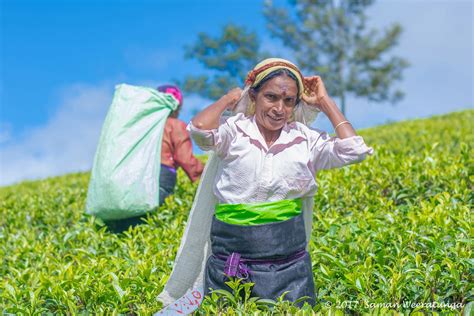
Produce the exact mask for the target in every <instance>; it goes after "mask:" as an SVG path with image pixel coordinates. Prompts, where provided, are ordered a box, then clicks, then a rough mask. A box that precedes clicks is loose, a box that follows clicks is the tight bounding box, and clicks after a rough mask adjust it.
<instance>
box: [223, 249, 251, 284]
mask: <svg viewBox="0 0 474 316" xmlns="http://www.w3.org/2000/svg"><path fill="white" fill-rule="evenodd" d="M224 273H225V274H226V275H227V276H230V277H235V276H237V277H238V278H242V279H247V278H248V277H249V273H250V269H249V268H248V267H247V266H246V265H245V264H244V263H243V262H241V261H240V253H237V252H233V253H232V254H231V255H230V256H228V257H227V260H226V262H225V266H224Z"/></svg>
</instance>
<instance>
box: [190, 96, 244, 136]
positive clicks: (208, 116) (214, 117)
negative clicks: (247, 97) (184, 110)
mask: <svg viewBox="0 0 474 316" xmlns="http://www.w3.org/2000/svg"><path fill="white" fill-rule="evenodd" d="M239 90H240V89H239ZM239 97H240V92H239V93H236V92H235V91H234V90H232V91H230V92H229V93H228V94H226V95H224V96H222V97H221V98H220V99H219V100H217V101H216V102H214V103H213V104H211V105H209V106H208V107H207V108H205V109H204V110H202V111H201V112H199V113H198V114H196V116H194V117H193V119H192V120H191V121H192V123H193V125H194V126H195V127H197V128H199V129H215V128H218V127H219V119H220V117H221V115H222V113H223V112H224V111H225V110H226V109H232V108H233V107H234V106H235V104H236V102H237V101H238V99H239Z"/></svg>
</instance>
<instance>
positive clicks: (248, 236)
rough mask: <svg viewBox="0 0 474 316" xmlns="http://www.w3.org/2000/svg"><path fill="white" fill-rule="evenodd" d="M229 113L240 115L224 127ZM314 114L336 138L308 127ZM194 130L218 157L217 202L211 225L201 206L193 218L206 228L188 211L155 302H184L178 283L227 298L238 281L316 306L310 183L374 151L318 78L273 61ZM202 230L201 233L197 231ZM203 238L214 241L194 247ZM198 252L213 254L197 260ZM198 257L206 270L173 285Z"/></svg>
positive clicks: (201, 117)
mask: <svg viewBox="0 0 474 316" xmlns="http://www.w3.org/2000/svg"><path fill="white" fill-rule="evenodd" d="M226 110H232V111H234V112H237V114H236V115H234V116H231V117H229V118H228V119H227V120H225V121H223V122H221V121H220V120H221V115H222V114H223V113H224V111H226ZM318 111H322V112H324V113H325V114H326V115H327V116H328V118H329V119H330V120H331V122H332V124H333V125H334V129H335V132H336V134H337V137H336V138H334V137H329V136H328V134H327V133H325V132H322V131H319V130H314V129H310V128H309V127H308V126H306V125H305V124H310V123H311V121H312V120H314V118H315V115H314V113H317V112H318ZM302 122H303V123H304V124H303V123H302ZM189 130H190V132H191V137H192V138H193V139H194V140H195V142H196V144H197V145H198V146H199V147H200V148H201V149H203V150H211V151H213V152H214V153H215V155H216V156H217V158H216V163H215V170H214V173H213V175H214V177H213V178H214V179H213V181H212V191H213V194H214V196H215V201H216V202H217V203H216V205H215V207H214V210H213V211H214V212H212V211H211V212H210V213H211V216H209V212H207V213H206V212H205V211H199V207H198V206H196V204H199V201H197V202H196V201H195V205H194V207H193V211H196V212H201V215H202V216H203V217H204V218H205V219H204V220H199V219H197V217H196V214H194V213H193V211H192V214H191V215H190V220H189V222H188V227H187V229H186V233H185V238H184V241H183V243H182V245H181V247H180V251H179V252H178V256H177V262H176V263H175V266H174V269H173V273H172V275H171V278H170V281H169V282H168V284H167V285H166V287H165V290H164V291H163V293H162V294H160V297H159V298H160V299H161V300H162V301H164V302H165V303H166V302H169V299H170V298H172V297H176V295H177V294H179V293H180V292H181V293H182V292H183V288H181V289H179V288H180V286H179V285H177V284H181V286H182V285H184V284H186V283H187V284H188V285H193V284H194V286H196V284H199V282H202V283H203V286H204V294H207V293H209V290H210V288H212V289H218V288H223V289H228V287H227V285H226V284H225V282H226V281H227V280H228V277H229V276H237V277H242V278H245V279H248V280H249V281H252V282H254V283H255V285H254V287H253V289H252V294H253V295H254V296H259V297H261V298H270V299H275V298H277V297H279V296H280V295H281V294H283V292H285V291H289V293H288V294H287V295H286V299H288V300H291V301H295V300H296V299H298V298H300V297H303V296H306V297H308V299H307V301H308V303H310V304H314V303H315V294H314V282H313V277H312V269H311V259H310V256H309V253H308V252H307V246H308V241H309V238H310V232H311V211H312V204H313V203H312V198H313V196H314V194H315V192H316V190H317V186H316V182H315V179H314V176H315V174H316V172H317V171H318V170H321V169H330V168H335V167H342V166H344V165H347V164H351V163H355V162H360V161H362V160H363V159H364V158H365V156H366V154H372V153H373V149H372V148H370V147H367V146H366V145H365V143H364V141H363V139H362V137H360V136H357V134H356V133H355V131H354V129H353V128H352V126H351V124H350V123H349V122H348V121H347V120H346V119H345V117H344V115H343V114H342V113H341V112H340V111H339V109H338V108H337V106H336V104H335V103H334V101H332V99H331V98H330V97H329V96H328V94H327V92H326V89H325V87H324V83H323V81H322V80H321V78H320V77H317V76H313V77H303V76H302V74H301V72H300V71H299V69H298V68H297V67H296V66H295V65H294V64H292V63H290V62H289V61H286V60H283V59H276V58H271V59H266V60H264V61H262V62H261V63H259V64H258V65H256V66H255V68H254V69H253V70H252V71H251V72H250V73H249V74H248V76H247V80H246V87H245V89H244V90H243V91H242V90H240V89H239V88H235V89H233V90H231V91H230V92H229V93H228V94H226V95H224V96H223V97H221V98H220V99H219V100H218V101H216V102H215V103H214V104H212V105H210V106H209V107H208V108H206V109H205V110H203V111H202V112H200V113H199V114H197V115H196V116H195V117H194V118H193V119H192V121H191V123H190V125H189ZM206 168H208V167H206ZM206 180H207V178H206ZM203 181H204V180H203ZM208 182H210V181H209V180H208ZM208 184H209V183H208ZM203 185H204V184H203V183H202V184H201V186H203ZM201 193H202V192H201ZM197 197H198V199H199V198H200V192H199V190H198V196H197ZM212 213H214V215H213V216H212ZM193 221H194V222H195V223H194V225H193V223H192V222H193ZM199 221H201V222H199ZM196 222H197V223H196ZM208 222H210V223H209V225H207V223H208ZM196 225H200V226H201V227H204V228H202V229H201V230H199V231H197V230H196V229H195V228H194V230H193V226H194V227H196ZM206 225H207V226H206ZM207 227H209V228H207ZM205 234H209V240H208V242H201V243H200V244H199V243H196V242H195V240H196V239H198V240H199V239H203V236H205ZM193 240H194V242H193ZM193 243H194V248H191V247H192V246H191V245H192V244H193ZM200 247H203V248H204V249H209V248H210V249H209V250H204V251H203V252H201V253H199V255H194V252H197V251H196V250H195V248H199V249H200ZM202 254H204V255H202ZM200 258H202V259H203V262H205V265H203V266H202V269H201V270H200V271H199V272H194V274H193V272H191V273H188V274H187V276H186V277H181V280H177V279H179V278H180V277H179V276H178V275H177V274H178V273H179V272H180V271H181V272H182V273H183V271H184V267H185V266H186V264H183V263H182V262H183V261H187V260H188V259H189V260H191V261H192V262H194V264H195V263H197V262H198V260H199V259H200ZM190 267H191V266H190V265H189V263H188V264H187V268H188V269H189V268H190ZM195 270H199V269H195ZM188 276H191V277H188ZM167 299H168V300H167Z"/></svg>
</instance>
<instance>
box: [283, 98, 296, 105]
mask: <svg viewBox="0 0 474 316" xmlns="http://www.w3.org/2000/svg"><path fill="white" fill-rule="evenodd" d="M285 103H286V104H287V105H291V106H294V105H295V103H296V99H294V98H286V99H285Z"/></svg>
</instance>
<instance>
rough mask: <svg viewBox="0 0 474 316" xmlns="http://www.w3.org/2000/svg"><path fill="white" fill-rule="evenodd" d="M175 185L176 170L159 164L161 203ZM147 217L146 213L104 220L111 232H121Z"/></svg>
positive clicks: (140, 222)
mask: <svg viewBox="0 0 474 316" xmlns="http://www.w3.org/2000/svg"><path fill="white" fill-rule="evenodd" d="M175 185H176V170H175V169H173V168H170V167H168V166H165V165H161V168H160V197H159V203H160V205H161V204H163V202H164V201H165V199H166V197H167V196H168V195H170V194H172V193H173V190H174V186H175ZM146 217H147V214H143V215H140V216H135V217H130V218H125V219H118V220H109V221H104V222H105V224H106V225H107V228H108V229H109V230H110V231H112V232H113V233H121V232H124V231H126V230H128V228H129V227H130V226H136V225H139V224H143V219H145V218H146Z"/></svg>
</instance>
